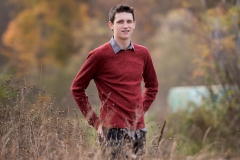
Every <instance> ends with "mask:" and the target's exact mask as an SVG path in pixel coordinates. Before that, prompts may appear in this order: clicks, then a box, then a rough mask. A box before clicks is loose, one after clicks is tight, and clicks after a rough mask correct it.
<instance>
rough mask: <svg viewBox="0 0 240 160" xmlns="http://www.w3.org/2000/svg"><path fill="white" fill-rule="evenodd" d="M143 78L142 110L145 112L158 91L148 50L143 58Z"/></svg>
mask: <svg viewBox="0 0 240 160" xmlns="http://www.w3.org/2000/svg"><path fill="white" fill-rule="evenodd" d="M143 80H144V84H145V90H144V93H143V110H144V112H147V111H148V109H149V108H150V106H151V104H152V102H153V101H154V100H155V98H156V95H157V92H158V80H157V75H156V71H155V69H154V66H153V62H152V59H151V56H150V54H149V52H148V55H147V58H146V59H145V66H144V73H143Z"/></svg>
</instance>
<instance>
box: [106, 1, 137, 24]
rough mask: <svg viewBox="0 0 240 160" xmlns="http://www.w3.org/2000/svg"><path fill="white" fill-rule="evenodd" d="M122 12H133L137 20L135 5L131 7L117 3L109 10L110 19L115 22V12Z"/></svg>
mask: <svg viewBox="0 0 240 160" xmlns="http://www.w3.org/2000/svg"><path fill="white" fill-rule="evenodd" d="M121 12H126V13H132V16H133V20H135V17H134V8H133V7H130V6H129V5H126V4H117V5H116V6H114V7H113V8H112V9H111V10H110V11H109V21H111V22H112V23H113V22H114V19H115V14H116V13H121Z"/></svg>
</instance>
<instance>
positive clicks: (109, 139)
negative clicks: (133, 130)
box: [99, 128, 146, 159]
mask: <svg viewBox="0 0 240 160" xmlns="http://www.w3.org/2000/svg"><path fill="white" fill-rule="evenodd" d="M103 133H104V138H101V137H100V138H99V140H100V144H101V148H102V150H103V156H104V157H105V158H107V157H108V158H107V159H122V158H123V159H126V158H131V156H134V157H139V156H143V155H144V152H145V145H146V132H144V131H141V130H140V131H139V132H138V133H137V134H134V138H133V137H130V136H129V135H128V134H127V133H126V132H125V131H124V130H123V129H119V128H111V129H106V128H103Z"/></svg>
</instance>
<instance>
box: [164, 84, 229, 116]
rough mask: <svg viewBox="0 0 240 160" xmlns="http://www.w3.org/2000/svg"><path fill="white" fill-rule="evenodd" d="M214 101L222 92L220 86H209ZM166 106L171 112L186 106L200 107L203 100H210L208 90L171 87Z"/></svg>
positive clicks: (203, 88) (191, 87)
mask: <svg viewBox="0 0 240 160" xmlns="http://www.w3.org/2000/svg"><path fill="white" fill-rule="evenodd" d="M211 88H212V90H213V93H214V96H215V101H218V100H219V99H220V98H221V97H222V96H223V94H224V93H225V92H224V89H223V87H222V86H220V85H219V86H218V85H215V86H211ZM167 98H168V100H167V101H168V106H169V107H170V108H171V109H172V111H173V112H176V111H177V110H179V109H186V108H187V107H188V106H192V105H194V106H200V105H202V104H203V102H204V101H203V100H204V99H209V98H210V92H209V89H208V88H207V87H206V86H187V87H173V88H171V89H170V90H169V93H168V97H167Z"/></svg>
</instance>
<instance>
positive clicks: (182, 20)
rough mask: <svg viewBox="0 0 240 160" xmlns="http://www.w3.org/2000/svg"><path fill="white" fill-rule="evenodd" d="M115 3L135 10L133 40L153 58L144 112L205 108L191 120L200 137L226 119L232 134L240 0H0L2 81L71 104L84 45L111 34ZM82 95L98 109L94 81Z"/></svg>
mask: <svg viewBox="0 0 240 160" xmlns="http://www.w3.org/2000/svg"><path fill="white" fill-rule="evenodd" d="M118 3H127V4H129V5H131V6H133V7H134V8H135V14H136V21H137V26H136V29H135V31H134V34H133V40H132V41H133V42H134V43H138V44H141V45H144V46H146V47H147V48H148V49H149V51H150V53H151V56H152V59H153V61H154V65H155V68H156V71H157V76H158V79H159V93H158V95H157V98H156V101H155V102H154V104H153V105H152V107H151V108H150V111H149V114H152V117H153V119H154V120H155V121H157V122H161V123H162V122H163V120H165V119H167V118H169V117H168V116H172V113H174V112H175V111H178V110H182V109H184V108H188V107H198V109H199V106H205V109H206V110H204V112H203V117H201V116H199V115H201V113H200V112H199V110H198V112H197V113H196V115H195V114H193V113H192V112H191V116H193V115H194V116H199V117H198V118H197V120H196V121H194V122H196V123H194V124H197V125H195V128H196V126H198V127H199V128H200V129H201V130H202V131H201V132H199V130H198V133H202V134H203V135H204V133H205V132H206V130H207V129H208V127H209V126H213V127H215V128H216V130H217V127H220V126H218V125H217V122H219V121H221V122H223V121H224V122H223V123H221V125H225V126H227V124H229V123H230V124H232V127H233V128H230V130H232V131H233V132H234V134H235V130H237V129H239V128H238V127H237V126H235V125H234V124H237V123H238V122H240V118H239V117H240V116H239V115H240V107H239V106H240V105H239V104H240V102H239V97H240V96H239V87H240V66H239V65H240V59H239V56H240V35H239V34H240V30H239V27H240V21H239V19H240V17H239V13H240V0H194V1H193V0H148V1H146V0H112V1H107V2H106V1H104V0H97V1H93V0H51V1H49V0H1V1H0V37H1V42H0V81H1V82H3V81H5V79H6V78H7V77H9V76H10V75H12V76H13V77H14V79H16V80H22V79H24V80H25V81H26V83H27V84H31V85H35V86H36V87H37V88H39V89H41V90H45V91H47V92H48V93H55V96H56V99H57V100H56V101H55V102H54V104H55V106H57V107H61V108H62V109H64V108H67V107H69V106H70V107H73V106H76V104H75V102H74V101H73V98H72V96H71V94H70V86H71V83H72V80H73V78H74V77H75V75H76V74H77V72H78V70H79V69H80V67H81V66H82V64H83V62H84V61H85V59H86V57H87V55H88V53H89V51H90V50H92V49H94V48H96V47H98V46H99V45H101V44H103V43H105V42H107V41H109V40H110V38H111V36H112V31H111V30H110V29H109V27H108V24H107V23H108V12H109V10H110V8H111V7H112V6H114V5H116V4H118ZM87 93H88V95H91V96H89V98H90V101H91V103H92V104H93V105H95V106H97V107H96V108H97V109H98V106H99V104H100V103H99V101H98V95H97V91H96V88H95V85H94V83H92V82H91V84H90V85H89V87H88V89H87ZM205 99H209V101H210V102H208V101H207V102H206V101H205ZM206 103H207V104H206ZM216 108H218V109H219V108H224V111H222V110H221V111H219V110H217V111H216ZM189 110H190V111H192V109H188V111H189ZM208 111H211V112H208ZM178 113H179V112H178ZM208 113H209V114H208ZM212 113H214V114H213V115H215V116H216V117H215V119H211V118H212V117H214V116H212ZM215 113H216V114H215ZM220 113H221V114H220ZM187 114H188V112H184V115H183V116H182V117H181V116H179V115H174V116H173V117H178V116H179V117H181V118H185V117H186V115H187ZM206 115H208V116H206ZM204 116H205V117H204ZM219 117H224V120H223V119H221V120H220V119H219ZM191 118H192V119H191V120H193V119H194V117H191ZM188 120H189V119H188ZM225 120H226V121H225ZM191 122H193V121H191ZM197 122H199V123H197ZM200 122H201V123H200ZM202 122H203V123H204V125H203V124H202ZM205 122H209V123H205ZM190 126H192V125H190ZM180 130H181V129H179V130H178V131H179V132H180ZM185 131H186V132H187V133H186V134H188V131H189V128H188V129H186V128H185ZM172 132H175V131H172ZM237 132H238V131H236V134H237ZM227 133H228V132H225V131H222V132H221V134H223V135H225V134H227ZM169 134H170V133H169ZM229 134H232V132H231V133H229ZM202 137H203V136H202ZM202 137H201V138H202ZM213 137H214V136H213ZM212 141H213V140H212ZM238 149H239V147H238ZM193 150H194V149H193ZM196 150H197V149H196V148H195V150H194V151H196Z"/></svg>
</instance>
